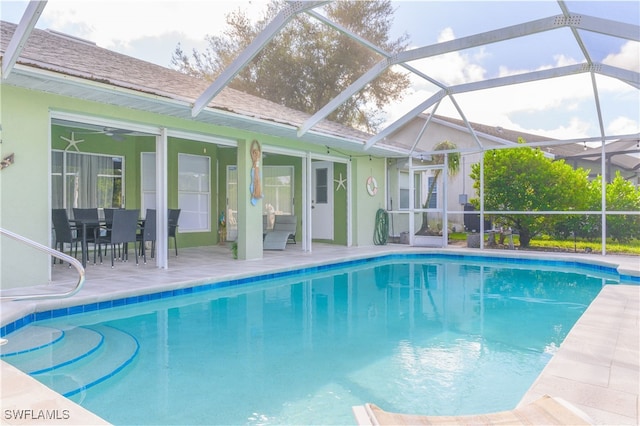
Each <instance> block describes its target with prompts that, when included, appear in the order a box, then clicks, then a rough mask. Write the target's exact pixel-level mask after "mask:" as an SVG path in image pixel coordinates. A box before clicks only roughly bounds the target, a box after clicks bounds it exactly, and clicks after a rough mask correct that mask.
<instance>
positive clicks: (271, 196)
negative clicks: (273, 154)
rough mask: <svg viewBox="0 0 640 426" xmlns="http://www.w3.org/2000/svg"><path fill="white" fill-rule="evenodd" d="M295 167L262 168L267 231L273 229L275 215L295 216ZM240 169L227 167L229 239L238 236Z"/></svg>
mask: <svg viewBox="0 0 640 426" xmlns="http://www.w3.org/2000/svg"><path fill="white" fill-rule="evenodd" d="M294 172H295V169H294V167H293V166H264V167H263V168H262V194H263V198H262V209H263V212H262V214H264V215H266V216H267V229H270V228H272V227H273V223H274V220H275V215H292V214H294V213H295V212H294V209H293V206H294V200H293V195H294V186H293V181H294ZM237 212H238V168H237V166H227V212H226V219H227V239H229V240H234V239H235V237H236V235H237V225H236V219H237V218H236V215H237Z"/></svg>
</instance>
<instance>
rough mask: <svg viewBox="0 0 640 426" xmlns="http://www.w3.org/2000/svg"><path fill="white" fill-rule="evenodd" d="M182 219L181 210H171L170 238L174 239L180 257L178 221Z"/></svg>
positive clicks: (174, 245)
mask: <svg viewBox="0 0 640 426" xmlns="http://www.w3.org/2000/svg"><path fill="white" fill-rule="evenodd" d="M179 218H180V209H169V220H168V222H169V238H173V247H174V248H175V250H176V256H177V255H178V237H177V235H178V219H179Z"/></svg>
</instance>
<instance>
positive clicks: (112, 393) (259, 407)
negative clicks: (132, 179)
mask: <svg viewBox="0 0 640 426" xmlns="http://www.w3.org/2000/svg"><path fill="white" fill-rule="evenodd" d="M325 269H327V271H319V270H314V271H313V272H312V273H305V274H302V273H298V274H290V276H286V277H282V276H279V277H276V278H274V279H272V280H267V281H264V282H260V283H258V284H256V283H252V284H251V285H240V286H237V287H234V288H230V287H227V288H223V289H217V290H213V291H207V292H200V293H198V294H196V295H187V296H181V297H172V298H169V299H167V300H161V301H155V302H149V303H138V304H135V305H132V306H126V307H120V308H113V309H107V310H104V311H103V312H100V313H96V312H93V313H88V314H82V315H73V316H66V317H62V318H57V319H55V320H50V321H40V322H38V323H37V327H41V328H43V329H44V328H45V327H46V328H49V329H50V330H51V329H53V330H56V329H57V330H62V332H60V333H58V335H57V336H58V337H60V335H61V334H65V336H66V337H64V338H59V339H58V342H57V343H53V344H50V345H48V346H45V347H44V348H41V349H38V350H36V351H32V353H31V354H29V356H32V357H33V356H35V354H36V353H37V352H40V351H46V353H47V354H48V355H47V357H48V358H60V359H61V358H62V356H61V355H56V353H57V351H58V349H60V345H61V344H62V342H64V340H65V339H66V338H67V337H68V336H74V335H77V334H80V337H78V336H75V337H72V338H73V339H77V340H80V341H82V342H83V343H85V344H87V351H88V350H89V347H91V348H93V347H99V348H98V349H95V351H94V352H92V353H91V354H90V355H87V356H86V357H84V358H82V359H80V360H77V362H74V363H72V364H76V365H74V370H73V371H71V370H68V368H69V367H70V366H65V367H60V368H58V369H55V370H52V371H49V372H45V373H41V374H34V377H37V378H39V379H40V380H41V381H43V382H45V383H47V382H49V383H53V387H54V388H55V387H56V386H66V387H68V386H69V385H68V384H69V383H73V382H74V381H77V382H79V383H80V382H81V380H82V379H81V377H80V376H79V373H77V371H82V370H83V369H84V370H92V369H93V370H94V372H96V373H97V377H98V378H99V377H100V376H101V375H108V372H106V371H105V372H101V371H99V370H96V368H95V367H90V366H91V359H90V358H92V357H93V356H103V358H102V362H101V363H100V365H105V364H107V363H108V359H107V358H104V356H105V354H115V355H117V356H118V357H121V358H122V359H125V360H126V359H130V361H129V362H127V363H125V364H124V366H123V369H122V374H114V375H112V377H111V376H110V378H109V379H108V380H107V379H105V380H99V381H98V383H97V384H96V386H94V387H92V388H90V389H88V390H82V391H79V392H77V393H74V394H73V395H71V396H70V398H72V399H74V400H76V401H79V402H80V403H81V404H82V405H83V406H85V407H87V408H88V409H90V410H91V411H93V412H95V413H97V414H98V415H100V416H102V417H103V418H105V419H107V420H108V421H110V422H112V423H115V424H131V423H138V424H145V423H146V424H149V423H161V424H167V423H207V424H211V423H218V424H223V423H224V424H239V423H250V424H274V423H276V424H300V423H305V424H314V423H315V424H318V423H323V424H326V423H340V424H344V423H353V417H352V415H351V406H352V405H358V404H361V403H363V402H374V403H376V404H378V405H380V406H383V407H385V409H388V410H390V411H403V412H412V413H429V414H465V413H471V412H480V411H494V410H498V409H505V408H513V406H515V405H516V404H517V402H518V401H519V400H520V398H521V397H522V395H523V394H524V392H525V391H526V390H527V389H528V387H529V386H530V384H531V383H532V382H533V380H534V379H535V377H536V376H537V375H538V374H539V372H540V371H541V369H542V368H543V367H544V365H545V364H546V362H547V361H548V359H549V358H550V356H551V355H552V354H553V352H554V350H555V348H557V347H558V345H559V344H560V343H561V342H562V339H564V337H565V336H566V333H567V332H568V331H569V329H570V328H571V326H572V324H573V323H574V322H575V321H576V320H577V318H578V317H579V316H580V315H581V313H582V312H583V311H584V309H585V308H586V306H587V305H588V304H589V303H590V301H591V300H592V299H593V298H594V297H595V295H597V293H598V292H599V290H600V289H601V288H602V286H603V285H604V284H607V283H614V282H615V279H614V278H612V277H611V276H609V275H608V274H606V273H601V272H599V271H584V270H583V271H577V270H571V268H569V267H568V266H567V265H566V264H563V263H559V264H544V263H539V262H537V263H533V262H523V263H519V264H518V263H514V262H512V263H509V264H500V263H496V262H495V261H492V262H490V263H487V262H486V260H478V261H469V260H467V259H463V258H454V257H432V258H429V257H420V256H413V257H407V256H405V257H402V258H395V259H382V260H372V261H367V262H358V264H354V265H352V264H349V265H348V266H346V267H343V268H334V267H329V268H325ZM534 325H535V327H533V326H534ZM20 331H22V332H25V331H26V330H20ZM91 333H95V335H96V336H102V340H103V343H102V344H99V343H98V341H100V338H98V337H95V338H94V340H93V341H94V343H91V344H89V342H92V340H91V339H90V338H89V337H88V336H89V335H91ZM118 336H119V337H118ZM110 339H113V341H110ZM15 340H17V339H11V341H12V342H13V341H15ZM105 342H106V343H105ZM11 358H17V355H16V356H7V357H5V358H4V359H5V360H6V361H8V362H12V359H11ZM27 359H28V358H27ZM16 364H18V363H16ZM114 407H117V409H114ZM185 407H187V408H185ZM187 416H189V417H187Z"/></svg>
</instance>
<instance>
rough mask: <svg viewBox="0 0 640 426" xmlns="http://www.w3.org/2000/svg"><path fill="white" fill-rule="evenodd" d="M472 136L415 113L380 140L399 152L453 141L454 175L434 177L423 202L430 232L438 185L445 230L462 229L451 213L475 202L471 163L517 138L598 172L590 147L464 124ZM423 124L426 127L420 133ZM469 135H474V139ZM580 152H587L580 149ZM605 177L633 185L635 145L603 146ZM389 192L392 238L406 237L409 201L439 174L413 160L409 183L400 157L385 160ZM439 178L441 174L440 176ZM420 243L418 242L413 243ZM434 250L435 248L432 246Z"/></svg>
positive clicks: (638, 177)
mask: <svg viewBox="0 0 640 426" xmlns="http://www.w3.org/2000/svg"><path fill="white" fill-rule="evenodd" d="M469 124H470V126H471V128H472V129H473V133H472V132H471V131H470V130H469V127H467V125H466V123H465V122H464V121H463V120H460V119H454V118H450V117H444V116H439V115H433V116H430V115H429V114H420V115H419V116H417V117H416V118H414V119H413V120H412V121H410V122H409V123H408V124H407V125H405V126H404V127H402V128H401V129H400V130H398V131H396V132H395V133H393V134H392V135H390V136H389V137H387V138H386V139H385V143H386V144H388V145H391V146H395V147H397V148H399V149H406V150H409V151H412V150H413V151H415V152H430V151H433V147H434V146H435V145H436V144H438V143H439V142H442V141H450V142H453V143H454V144H455V145H456V146H457V148H458V149H459V150H460V151H461V155H460V170H459V172H458V174H457V175H456V176H454V177H450V178H449V179H443V178H442V177H440V178H438V182H437V183H438V185H437V186H436V188H435V196H433V197H432V198H431V199H430V200H429V206H428V209H427V210H428V217H429V219H428V221H429V228H430V229H431V230H432V231H433V233H435V234H437V233H441V232H442V223H443V209H444V205H445V200H444V199H443V194H444V193H445V191H444V189H443V186H444V184H445V182H446V185H447V191H446V192H447V193H448V197H447V200H446V208H447V210H448V212H449V213H448V215H447V223H448V224H449V230H462V229H464V218H463V214H456V213H455V212H456V211H458V212H462V211H464V205H465V203H466V202H467V201H468V200H470V199H472V198H477V194H476V190H475V189H474V187H473V184H474V182H473V180H472V179H471V178H470V177H469V175H470V173H471V167H472V165H473V164H476V163H479V162H480V160H481V158H482V155H483V154H482V153H483V151H485V150H490V149H492V148H497V149H499V148H503V147H508V146H516V144H517V143H518V140H519V138H522V139H524V140H525V141H526V142H527V143H528V144H533V145H534V146H540V149H542V150H543V151H544V152H545V153H546V154H547V155H548V156H549V158H554V159H564V160H565V161H566V162H567V163H568V164H570V165H571V166H572V167H574V168H577V167H582V168H584V169H586V170H590V171H591V172H590V177H592V178H593V177H595V176H597V175H599V174H600V171H601V168H602V167H601V166H602V163H601V158H602V155H601V148H600V147H597V148H592V147H591V146H593V145H594V144H593V143H589V144H588V145H587V144H586V143H585V144H583V143H575V142H562V141H555V140H553V139H549V138H546V137H543V136H540V135H534V134H529V133H523V132H519V131H514V130H509V129H505V128H502V127H499V126H488V125H485V124H478V123H469ZM425 125H426V128H425ZM474 134H475V135H474ZM585 147H587V149H586V150H585ZM606 152H607V154H606V163H605V164H606V173H607V178H608V179H611V178H612V177H613V176H615V173H616V172H620V173H621V174H622V176H623V177H624V178H625V179H627V180H630V181H632V182H633V183H634V184H636V185H638V184H639V183H640V147H638V140H637V139H633V140H619V141H612V142H609V143H607V145H606ZM389 165H390V167H389V171H388V175H389V178H388V179H389V191H388V201H387V205H388V206H390V209H391V210H392V211H394V212H395V213H394V214H393V219H392V221H393V230H392V231H391V232H392V234H393V235H395V236H398V237H399V236H400V234H401V233H403V232H406V233H409V232H410V226H409V223H410V216H411V214H410V213H409V212H410V211H411V210H410V202H411V201H413V203H414V205H415V206H416V208H417V207H418V206H422V205H424V203H425V202H426V196H427V193H428V190H427V188H429V185H430V183H431V180H432V179H434V177H435V170H437V169H442V166H437V165H434V164H433V163H432V161H431V157H430V156H426V155H425V156H424V157H423V158H420V156H419V155H418V156H417V158H414V161H413V167H412V170H413V172H414V178H413V179H410V178H409V163H408V160H407V159H406V158H404V159H398V160H395V159H394V160H390V161H389ZM441 176H442V175H441ZM410 183H412V184H413V187H414V188H416V189H417V194H416V198H415V199H414V200H410V197H409V194H410ZM413 216H414V218H415V220H416V222H420V221H421V217H420V215H415V214H414V215H413ZM419 228H420V223H416V224H414V231H415V230H418V229H419ZM413 243H414V244H420V241H413ZM425 244H427V245H433V244H434V241H432V240H431V241H430V240H426V241H425ZM435 245H439V243H438V241H437V240H436V241H435Z"/></svg>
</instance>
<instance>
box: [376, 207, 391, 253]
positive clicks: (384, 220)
mask: <svg viewBox="0 0 640 426" xmlns="http://www.w3.org/2000/svg"><path fill="white" fill-rule="evenodd" d="M387 237H389V215H388V214H387V212H386V211H385V210H384V209H378V211H377V212H376V228H375V231H374V233H373V243H374V244H375V245H377V246H384V245H386V244H387Z"/></svg>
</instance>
